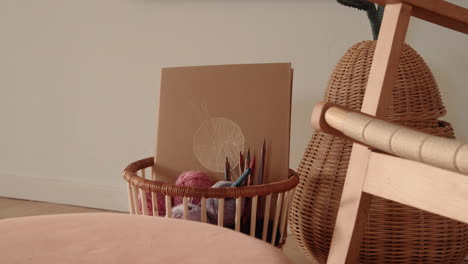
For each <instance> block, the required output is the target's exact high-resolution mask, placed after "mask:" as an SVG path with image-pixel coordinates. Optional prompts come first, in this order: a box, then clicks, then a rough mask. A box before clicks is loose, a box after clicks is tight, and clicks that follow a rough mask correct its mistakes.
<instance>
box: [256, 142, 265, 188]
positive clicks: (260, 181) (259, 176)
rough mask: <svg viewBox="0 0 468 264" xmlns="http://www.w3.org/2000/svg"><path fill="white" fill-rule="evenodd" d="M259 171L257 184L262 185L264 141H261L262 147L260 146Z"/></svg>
mask: <svg viewBox="0 0 468 264" xmlns="http://www.w3.org/2000/svg"><path fill="white" fill-rule="evenodd" d="M260 156H261V160H260V171H259V174H258V184H259V185H260V184H263V174H264V172H265V156H266V142H265V139H263V145H262V150H261V151H260Z"/></svg>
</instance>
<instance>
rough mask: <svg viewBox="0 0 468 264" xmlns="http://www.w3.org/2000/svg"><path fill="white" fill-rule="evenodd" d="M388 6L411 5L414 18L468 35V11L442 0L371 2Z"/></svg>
mask: <svg viewBox="0 0 468 264" xmlns="http://www.w3.org/2000/svg"><path fill="white" fill-rule="evenodd" d="M369 1H370V2H373V3H376V4H379V5H387V4H395V3H403V4H407V5H410V6H411V7H412V8H413V10H412V14H411V15H412V16H414V17H417V18H420V19H423V20H426V21H429V22H432V23H434V24H438V25H440V26H443V27H447V28H450V29H453V30H456V31H459V32H463V33H465V34H468V9H467V8H464V7H461V6H458V5H455V4H452V3H449V2H446V1H442V0H369Z"/></svg>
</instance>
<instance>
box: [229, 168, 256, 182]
mask: <svg viewBox="0 0 468 264" xmlns="http://www.w3.org/2000/svg"><path fill="white" fill-rule="evenodd" d="M251 172H252V169H251V168H247V169H246V170H245V171H244V173H242V175H241V176H240V177H239V178H238V179H237V180H236V181H235V182H233V183H232V184H231V187H239V186H241V184H242V182H244V181H245V179H246V178H247V176H249V175H250V173H251Z"/></svg>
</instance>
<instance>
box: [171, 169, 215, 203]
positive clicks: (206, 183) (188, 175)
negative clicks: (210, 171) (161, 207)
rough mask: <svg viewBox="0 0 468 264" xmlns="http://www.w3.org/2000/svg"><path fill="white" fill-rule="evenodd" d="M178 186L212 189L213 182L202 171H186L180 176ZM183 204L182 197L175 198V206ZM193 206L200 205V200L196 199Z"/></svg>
mask: <svg viewBox="0 0 468 264" xmlns="http://www.w3.org/2000/svg"><path fill="white" fill-rule="evenodd" d="M176 185H179V186H187V187H210V186H211V185H213V182H212V181H211V180H210V178H208V175H206V174H205V173H203V172H200V171H186V172H183V173H182V174H180V175H179V177H178V178H177V181H176ZM182 202H183V198H182V197H181V196H176V197H174V205H179V204H181V203H182ZM191 203H192V204H200V198H197V197H194V198H193V199H192V200H191Z"/></svg>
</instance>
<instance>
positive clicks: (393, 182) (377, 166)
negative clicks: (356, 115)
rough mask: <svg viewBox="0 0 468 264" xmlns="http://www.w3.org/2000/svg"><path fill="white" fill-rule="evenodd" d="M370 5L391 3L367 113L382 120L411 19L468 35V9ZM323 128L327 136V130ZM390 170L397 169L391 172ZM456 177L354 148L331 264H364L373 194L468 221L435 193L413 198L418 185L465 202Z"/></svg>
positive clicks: (435, 3)
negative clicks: (452, 186) (362, 251)
mask: <svg viewBox="0 0 468 264" xmlns="http://www.w3.org/2000/svg"><path fill="white" fill-rule="evenodd" d="M370 1H371V2H374V3H377V4H380V5H386V8H385V14H384V17H383V21H382V26H381V29H380V35H379V39H378V41H377V46H376V50H375V53H374V58H373V62H372V67H371V70H370V74H369V80H368V83H367V89H366V92H365V95H364V100H363V104H362V108H361V112H362V113H364V114H367V115H371V116H375V117H377V118H385V117H386V116H387V111H388V107H389V105H390V103H391V98H392V89H393V85H394V83H395V79H396V74H397V68H398V64H399V61H400V55H401V51H402V48H403V44H404V40H405V37H406V33H407V29H408V25H409V21H410V17H411V16H414V17H417V18H420V19H423V20H425V21H428V22H431V23H434V24H438V25H440V26H443V27H447V28H450V29H453V30H455V31H459V32H462V33H465V34H468V10H467V9H466V8H462V7H459V6H457V5H454V4H451V3H448V2H445V1H442V0H425V1H421V0H370ZM322 110H324V109H322ZM324 111H325V110H324ZM324 111H321V112H320V111H319V112H318V113H317V112H316V113H314V114H313V123H315V125H316V128H320V129H321V128H324V127H327V122H326V120H324ZM320 125H322V126H320ZM328 128H330V127H329V126H328ZM323 130H324V132H327V131H326V129H323ZM329 131H334V132H335V134H336V135H341V136H343V135H342V133H341V131H339V130H336V129H329ZM355 141H356V140H355ZM389 166H391V168H392V169H391V170H388V167H389ZM386 168H387V169H386ZM408 173H410V174H411V177H398V176H401V175H408ZM390 174H391V175H390ZM371 175H372V177H370V176H371ZM441 175H446V177H444V178H443V180H441V178H442V177H441ZM377 176H378V177H377ZM456 176H460V175H459V173H455V172H450V171H447V170H444V169H439V168H435V167H432V166H429V165H425V164H421V163H418V162H414V161H409V160H405V159H401V158H398V157H392V156H389V155H385V154H381V153H376V152H374V151H373V150H372V149H370V148H368V147H367V146H365V145H362V144H357V143H356V144H354V145H353V149H352V152H351V158H350V162H349V167H348V171H347V175H346V181H345V184H344V189H343V194H342V198H341V204H340V207H339V211H338V216H337V219H336V225H335V229H334V234H333V239H332V242H331V248H330V252H329V256H328V263H334V264H335V263H336V264H338V263H352V264H355V263H359V252H360V245H361V241H362V237H363V233H364V228H365V225H366V223H367V217H368V211H369V206H370V200H371V196H372V195H377V196H380V197H383V198H387V199H390V200H394V201H396V202H400V203H404V204H407V205H410V206H414V207H417V208H420V209H423V210H427V211H431V212H434V213H437V214H441V215H445V216H447V217H451V218H453V219H456V220H460V221H464V222H468V219H467V215H465V214H463V213H462V211H460V210H458V212H457V210H456V209H457V208H458V207H457V206H455V205H454V207H450V206H448V207H447V205H444V206H446V207H447V208H446V209H447V210H445V209H444V208H443V207H444V206H440V201H436V200H435V199H434V195H431V193H425V192H421V191H420V192H416V194H415V197H412V194H414V191H415V188H414V186H415V183H416V182H417V184H418V188H419V189H421V184H422V185H424V186H423V187H424V188H426V189H425V190H426V191H432V192H437V193H439V194H441V195H442V194H443V195H444V197H446V200H444V201H449V199H450V200H452V199H458V200H457V201H460V199H462V198H461V196H462V195H461V194H462V193H465V196H466V191H468V189H463V188H468V178H467V177H464V178H460V177H456ZM450 184H459V185H458V186H461V187H460V188H461V189H459V191H458V192H452V190H451V189H450ZM392 186H393V189H392ZM403 187H404V188H403ZM395 188H396V189H395ZM449 190H450V191H449ZM431 196H432V197H431ZM408 197H409V198H408ZM464 201H466V199H465V200H464ZM449 207H450V208H449Z"/></svg>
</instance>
